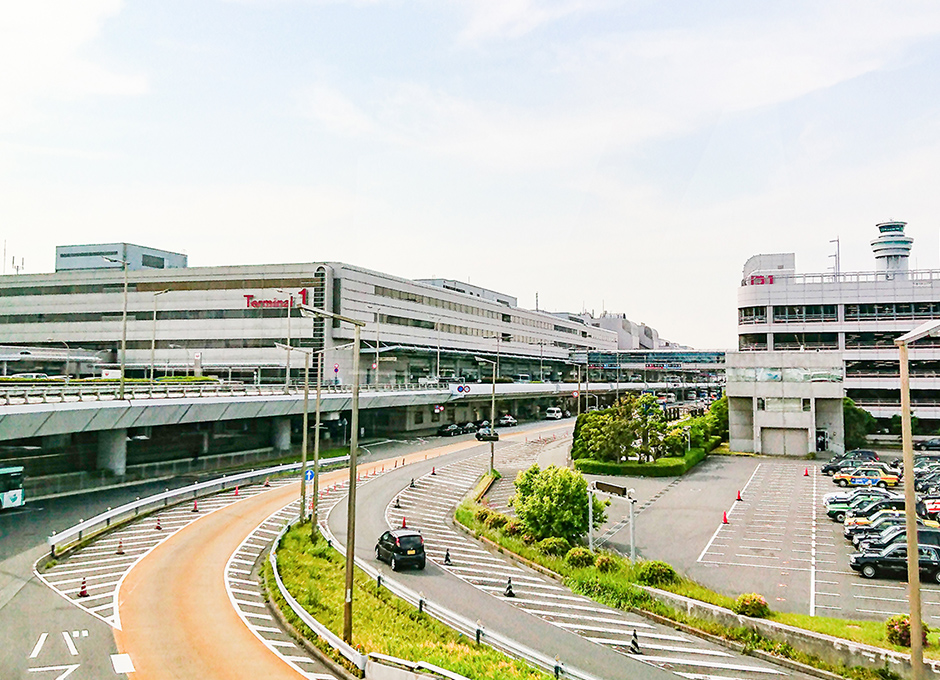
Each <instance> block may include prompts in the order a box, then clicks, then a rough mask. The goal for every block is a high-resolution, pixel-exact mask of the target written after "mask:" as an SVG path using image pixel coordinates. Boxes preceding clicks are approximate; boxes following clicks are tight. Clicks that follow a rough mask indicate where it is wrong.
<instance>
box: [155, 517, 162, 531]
mask: <svg viewBox="0 0 940 680" xmlns="http://www.w3.org/2000/svg"><path fill="white" fill-rule="evenodd" d="M155 529H156V530H157V531H163V527H162V526H160V518H159V517H157V526H156V527H155Z"/></svg>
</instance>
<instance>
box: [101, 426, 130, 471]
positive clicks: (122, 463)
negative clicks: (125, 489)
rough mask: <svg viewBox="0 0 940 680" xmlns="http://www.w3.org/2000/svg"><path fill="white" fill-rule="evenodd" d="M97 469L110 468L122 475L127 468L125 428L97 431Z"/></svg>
mask: <svg viewBox="0 0 940 680" xmlns="http://www.w3.org/2000/svg"><path fill="white" fill-rule="evenodd" d="M96 469H98V470H110V471H111V472H113V473H114V474H115V475H117V476H118V477H123V476H124V473H125V472H126V470H127V430H124V429H122V430H103V431H101V432H99V433H98V463H97V466H96Z"/></svg>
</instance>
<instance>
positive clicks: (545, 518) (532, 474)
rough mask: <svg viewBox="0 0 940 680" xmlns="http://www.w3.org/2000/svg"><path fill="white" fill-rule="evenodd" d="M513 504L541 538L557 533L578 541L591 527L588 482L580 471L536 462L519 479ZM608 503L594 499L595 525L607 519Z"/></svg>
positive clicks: (532, 530)
mask: <svg viewBox="0 0 940 680" xmlns="http://www.w3.org/2000/svg"><path fill="white" fill-rule="evenodd" d="M515 487H516V495H515V497H514V498H513V501H512V506H513V508H515V510H516V514H517V515H519V519H520V520H521V521H522V523H523V525H525V528H526V531H527V532H528V533H530V534H532V536H534V537H535V538H536V539H537V540H542V539H543V538H548V537H550V536H555V537H558V538H564V539H565V540H567V541H570V542H574V541H576V540H577V539H578V538H580V537H581V536H583V535H584V534H586V533H587V530H588V492H587V482H586V481H585V479H584V477H582V476H581V473H580V472H575V471H573V470H570V469H568V468H560V467H556V466H554V465H551V466H549V467H547V468H545V469H544V470H542V469H540V468H539V466H538V465H533V466H532V467H530V468H529V469H528V470H525V471H523V472H520V473H519V474H518V475H517V476H516V481H515ZM606 505H607V504H606V503H605V502H603V501H601V500H599V499H598V498H596V497H595V498H594V528H595V529H596V528H599V527H600V526H601V525H603V524H604V522H606V521H607V512H606V510H605V507H606Z"/></svg>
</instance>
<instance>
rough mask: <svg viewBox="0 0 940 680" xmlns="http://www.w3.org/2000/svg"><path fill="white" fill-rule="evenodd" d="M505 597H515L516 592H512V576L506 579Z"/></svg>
mask: <svg viewBox="0 0 940 680" xmlns="http://www.w3.org/2000/svg"><path fill="white" fill-rule="evenodd" d="M503 596H504V597H515V596H516V594H515V593H514V592H512V576H510V577H508V578H507V579H506V590H504V591H503Z"/></svg>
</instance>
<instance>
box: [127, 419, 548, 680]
mask: <svg viewBox="0 0 940 680" xmlns="http://www.w3.org/2000/svg"><path fill="white" fill-rule="evenodd" d="M551 429H557V426H554V427H548V428H540V429H539V430H529V431H526V432H524V433H522V432H520V433H519V434H518V435H509V437H511V438H513V439H516V438H521V437H522V436H523V435H526V436H528V435H533V434H538V433H539V432H543V431H545V430H551ZM478 445H479V444H478V442H475V441H464V442H459V443H454V444H450V445H446V446H441V447H438V448H436V449H433V450H431V451H421V452H418V453H414V454H410V455H406V456H398V457H396V458H391V459H388V460H385V461H377V462H374V463H366V464H364V465H360V466H359V469H360V471H361V473H362V474H367V473H368V472H370V471H371V470H375V469H381V468H382V467H384V466H388V465H389V464H390V462H391V461H394V460H398V461H401V460H402V458H404V459H405V460H406V461H407V462H408V463H414V462H418V461H422V460H426V459H430V458H434V457H437V456H440V455H444V454H447V453H453V452H456V451H461V450H464V449H467V448H470V447H473V446H478ZM399 464H400V463H399ZM348 474H349V473H348V470H337V471H335V472H330V473H327V474H324V475H323V476H322V478H321V484H322V485H329V484H332V483H334V482H337V481H340V480H343V479H345V478H346V477H347V476H348ZM298 492H299V489H298V486H297V485H294V484H292V485H290V486H288V487H283V488H280V489H273V490H271V491H270V492H268V493H263V494H260V495H258V496H254V497H251V498H245V499H243V500H240V501H238V502H237V503H232V504H231V505H229V506H227V507H224V508H221V509H219V510H216V511H215V512H213V513H211V514H209V515H207V516H206V517H203V518H202V519H200V520H199V521H197V522H194V523H193V524H190V525H189V526H187V527H186V528H184V529H182V530H181V531H179V532H177V533H176V534H175V535H174V536H172V537H171V538H169V539H168V540H167V541H166V542H164V543H162V544H161V545H160V546H158V547H157V548H156V549H155V550H154V551H153V552H152V553H150V554H149V555H147V557H145V558H144V559H143V560H141V561H140V562H139V563H138V564H137V565H136V566H135V567H134V568H133V569H132V570H131V571H130V573H129V574H128V575H127V578H126V579H125V580H124V583H123V585H122V586H121V592H120V596H119V607H120V616H121V626H122V629H123V630H115V632H114V637H115V641H116V642H117V647H118V650H119V651H121V652H123V653H126V654H129V655H130V657H131V660H132V661H133V663H134V667H135V668H136V670H137V672H136V674H135V675H134V677H135V680H170V679H172V680H177V679H178V678H198V679H199V680H216V679H217V680H232V679H233V678H265V679H266V680H268V679H272V678H273V679H277V678H290V679H291V680H296V678H298V677H300V675H299V673H297V672H296V671H295V670H294V669H292V668H291V667H290V666H288V665H287V664H286V663H284V662H283V661H282V660H281V659H280V658H278V657H277V656H276V655H274V654H273V653H272V652H271V651H269V650H268V648H267V647H265V646H264V645H263V644H262V643H261V641H260V640H258V638H256V637H255V636H254V634H253V633H252V632H251V631H249V630H248V628H247V627H246V626H245V624H244V623H243V622H242V621H241V619H240V618H239V617H238V615H237V614H236V613H235V610H234V608H233V607H232V604H231V602H230V600H229V597H228V593H227V592H226V590H225V583H224V579H223V575H224V571H225V564H226V562H227V561H228V559H229V557H231V556H232V553H233V552H235V550H236V549H237V548H238V546H239V544H240V543H241V542H242V541H243V540H244V539H245V538H246V537H247V536H248V534H250V533H251V532H252V531H253V530H254V529H255V528H256V527H257V526H258V525H259V524H260V523H261V522H263V521H264V520H265V519H266V518H267V517H268V516H269V515H271V514H272V513H274V512H276V511H277V510H279V509H280V508H282V507H284V506H285V505H287V504H288V503H290V502H291V500H292V499H293V498H295V497H296V496H297V494H298Z"/></svg>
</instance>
